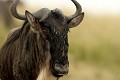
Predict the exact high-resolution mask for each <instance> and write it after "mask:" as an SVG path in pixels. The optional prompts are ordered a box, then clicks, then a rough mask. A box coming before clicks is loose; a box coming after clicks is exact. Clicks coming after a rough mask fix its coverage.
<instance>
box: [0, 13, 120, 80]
mask: <svg viewBox="0 0 120 80" xmlns="http://www.w3.org/2000/svg"><path fill="white" fill-rule="evenodd" d="M13 23H14V24H15V25H13V27H17V26H22V24H21V23H22V22H17V20H15V21H14V22H13ZM13 27H12V28H13ZM9 30H10V29H7V28H6V27H5V25H4V24H3V22H2V19H1V20H0V46H1V45H2V44H3V43H4V41H5V40H6V37H7V35H8V33H9ZM69 44H70V48H69V61H70V72H69V74H68V75H67V76H65V77H63V78H61V80H120V68H119V67H120V16H105V15H103V16H102V15H100V16H94V15H89V13H88V14H87V13H86V15H85V18H84V20H83V22H82V23H81V24H80V25H79V26H78V27H76V28H73V29H71V30H70V32H69Z"/></svg>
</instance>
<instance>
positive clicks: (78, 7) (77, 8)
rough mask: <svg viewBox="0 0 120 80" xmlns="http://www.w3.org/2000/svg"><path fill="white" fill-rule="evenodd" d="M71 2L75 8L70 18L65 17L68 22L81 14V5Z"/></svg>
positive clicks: (74, 1)
mask: <svg viewBox="0 0 120 80" xmlns="http://www.w3.org/2000/svg"><path fill="white" fill-rule="evenodd" d="M71 1H72V2H73V3H74V4H75V6H76V12H75V14H73V15H71V16H68V17H67V19H68V20H70V19H72V18H74V17H76V16H78V15H80V14H81V12H82V7H81V5H80V4H79V3H78V2H77V1H76V0H71Z"/></svg>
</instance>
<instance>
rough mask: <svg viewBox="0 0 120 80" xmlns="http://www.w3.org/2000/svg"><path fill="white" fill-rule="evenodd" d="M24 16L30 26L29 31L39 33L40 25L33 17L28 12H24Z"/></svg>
mask: <svg viewBox="0 0 120 80" xmlns="http://www.w3.org/2000/svg"><path fill="white" fill-rule="evenodd" d="M25 16H26V18H27V20H28V22H29V24H30V26H31V29H32V30H33V31H34V32H37V33H38V32H40V31H41V29H40V24H39V22H38V21H37V20H36V19H35V17H34V16H33V15H32V14H31V13H30V12H29V11H27V10H26V11H25Z"/></svg>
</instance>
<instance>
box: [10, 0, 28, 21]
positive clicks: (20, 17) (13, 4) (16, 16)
mask: <svg viewBox="0 0 120 80" xmlns="http://www.w3.org/2000/svg"><path fill="white" fill-rule="evenodd" d="M19 1H20V0H14V2H13V3H12V6H11V14H12V15H13V16H14V17H15V18H17V19H20V20H26V17H25V15H21V14H19V13H18V12H17V9H16V7H17V5H18V3H19Z"/></svg>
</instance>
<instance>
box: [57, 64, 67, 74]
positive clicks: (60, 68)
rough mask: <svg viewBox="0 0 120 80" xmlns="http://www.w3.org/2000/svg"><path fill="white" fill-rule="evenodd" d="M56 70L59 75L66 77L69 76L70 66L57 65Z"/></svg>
mask: <svg viewBox="0 0 120 80" xmlns="http://www.w3.org/2000/svg"><path fill="white" fill-rule="evenodd" d="M55 70H56V72H57V73H58V75H61V76H62V75H66V74H68V66H67V65H64V66H63V65H61V64H57V63H56V64H55Z"/></svg>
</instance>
